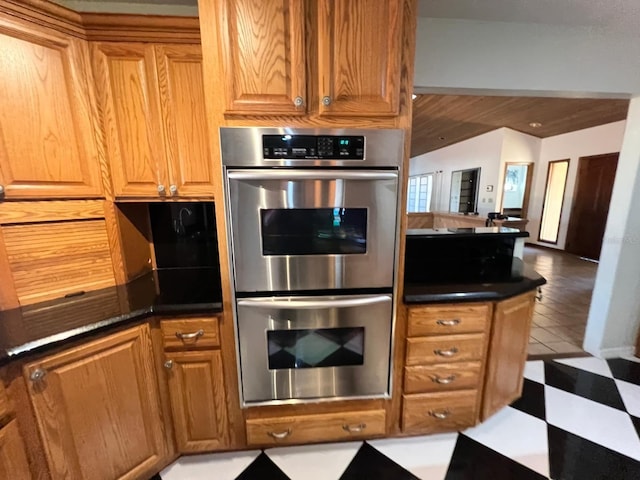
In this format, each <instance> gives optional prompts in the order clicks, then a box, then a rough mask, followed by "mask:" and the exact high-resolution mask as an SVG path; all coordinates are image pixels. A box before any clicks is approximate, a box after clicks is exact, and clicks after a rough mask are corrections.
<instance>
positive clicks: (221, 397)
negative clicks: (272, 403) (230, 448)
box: [165, 350, 229, 453]
mask: <svg viewBox="0 0 640 480" xmlns="http://www.w3.org/2000/svg"><path fill="white" fill-rule="evenodd" d="M165 358H166V359H167V362H166V363H165V367H166V368H167V370H168V381H169V392H170V395H171V410H172V412H173V425H174V429H175V432H176V433H175V434H176V443H177V446H178V451H179V452H180V453H192V452H202V451H209V450H218V449H220V448H222V447H225V446H226V444H227V442H228V440H227V439H228V433H229V425H228V422H227V415H226V413H225V412H226V406H225V391H224V381H223V378H224V373H223V371H222V354H221V353H220V350H203V351H194V352H172V353H169V352H166V353H165Z"/></svg>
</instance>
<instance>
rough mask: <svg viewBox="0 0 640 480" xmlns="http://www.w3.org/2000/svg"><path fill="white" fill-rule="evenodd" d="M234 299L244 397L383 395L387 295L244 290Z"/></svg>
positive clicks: (386, 388) (262, 399)
mask: <svg viewBox="0 0 640 480" xmlns="http://www.w3.org/2000/svg"><path fill="white" fill-rule="evenodd" d="M237 306H238V340H239V344H240V365H241V375H242V392H243V402H244V404H245V405H250V404H254V403H263V402H272V401H278V400H288V399H316V400H317V399H326V398H340V397H384V396H386V395H388V391H389V359H390V352H391V323H392V296H391V295H344V296H319V297H277V298H275V297H270V298H245V299H239V300H238V303H237Z"/></svg>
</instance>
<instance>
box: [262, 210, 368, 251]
mask: <svg viewBox="0 0 640 480" xmlns="http://www.w3.org/2000/svg"><path fill="white" fill-rule="evenodd" d="M260 222H261V226H262V254H263V255H332V254H352V253H360V254H363V253H367V209H366V208H274V209H261V210H260Z"/></svg>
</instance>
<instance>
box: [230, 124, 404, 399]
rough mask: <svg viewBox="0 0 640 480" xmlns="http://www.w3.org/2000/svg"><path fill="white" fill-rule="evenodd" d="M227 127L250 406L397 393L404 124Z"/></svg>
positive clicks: (243, 368) (239, 318)
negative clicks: (394, 341)
mask: <svg viewBox="0 0 640 480" xmlns="http://www.w3.org/2000/svg"><path fill="white" fill-rule="evenodd" d="M220 136H221V145H222V162H223V165H224V173H225V182H226V185H225V187H226V199H225V201H226V202H227V203H226V211H227V215H228V222H229V225H230V234H229V240H230V244H231V246H232V248H231V252H232V253H231V255H232V265H233V276H234V287H235V306H236V309H235V315H236V317H235V318H236V327H237V340H238V352H239V361H240V362H239V363H240V376H241V387H242V400H243V404H244V405H245V406H248V405H254V404H262V403H279V402H285V401H291V400H308V401H317V400H321V399H337V398H344V397H384V396H386V395H388V392H389V381H390V380H389V379H390V355H391V338H392V325H393V292H394V274H395V268H394V266H395V265H396V261H395V252H396V242H397V236H398V234H397V232H398V225H397V223H398V193H399V184H398V179H399V174H400V165H401V161H402V151H403V133H402V131H401V130H342V129H340V130H338V129H332V130H326V129H324V130H321V129H288V128H244V127H236V128H222V129H221V132H220Z"/></svg>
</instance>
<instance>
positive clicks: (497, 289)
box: [403, 263, 547, 303]
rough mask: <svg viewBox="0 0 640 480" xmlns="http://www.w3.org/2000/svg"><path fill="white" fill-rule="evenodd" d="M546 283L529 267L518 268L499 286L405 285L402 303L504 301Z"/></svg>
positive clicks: (492, 283) (475, 284) (494, 284)
mask: <svg viewBox="0 0 640 480" xmlns="http://www.w3.org/2000/svg"><path fill="white" fill-rule="evenodd" d="M545 283H547V281H546V280H545V279H544V277H542V276H541V275H540V274H538V273H537V272H536V271H535V270H534V269H533V268H532V267H530V266H529V265H527V264H524V263H523V264H522V268H520V269H518V272H517V273H514V274H513V276H512V278H510V279H509V280H507V281H503V282H490V283H462V282H460V283H444V284H416V283H405V285H404V297H403V298H404V302H405V303H443V302H482V301H497V300H504V299H506V298H509V297H513V296H515V295H519V294H521V293H525V292H528V291H530V290H533V289H535V288H537V287H539V286H541V285H544V284H545Z"/></svg>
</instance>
